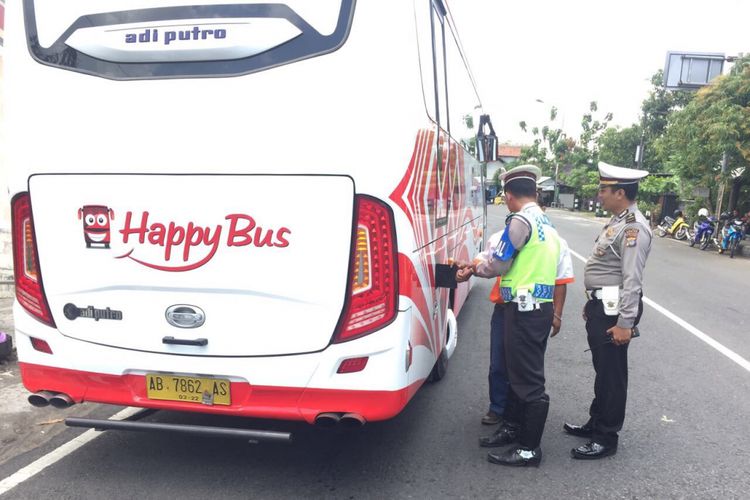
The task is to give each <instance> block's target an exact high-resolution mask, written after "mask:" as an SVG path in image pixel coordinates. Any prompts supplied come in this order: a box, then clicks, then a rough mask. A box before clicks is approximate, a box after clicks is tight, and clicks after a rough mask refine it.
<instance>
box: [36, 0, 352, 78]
mask: <svg viewBox="0 0 750 500" xmlns="http://www.w3.org/2000/svg"><path fill="white" fill-rule="evenodd" d="M34 3H35V0H23V10H24V23H25V25H26V41H27V44H28V47H29V52H30V53H31V56H32V57H33V58H34V59H35V60H36V61H37V62H39V63H40V64H44V65H47V66H52V67H54V68H59V69H64V70H69V71H75V72H77V73H84V74H88V75H93V76H100V77H103V78H109V79H112V80H158V79H169V78H206V77H230V76H240V75H247V74H250V73H255V72H258V71H262V70H266V69H270V68H274V67H277V66H281V65H284V64H289V63H293V62H296V61H301V60H303V59H308V58H311V57H315V56H320V55H323V54H328V53H330V52H334V51H335V50H337V49H339V48H340V47H341V46H342V45H343V44H344V43H345V42H346V40H347V38H348V37H349V32H350V29H351V25H352V18H353V16H354V8H355V5H356V0H341V10H340V11H339V17H338V21H337V23H336V30H335V31H334V32H333V33H332V34H330V35H328V36H323V35H321V34H320V33H319V32H318V31H317V30H315V28H313V27H312V26H311V25H310V24H309V23H307V22H306V21H305V20H304V19H303V18H302V17H300V16H299V15H298V14H297V13H296V12H294V11H293V10H292V9H291V8H290V7H289V6H287V5H283V4H274V3H268V4H249V5H241V4H236V5H210V6H208V5H197V6H181V7H160V8H154V9H141V10H131V11H120V12H108V13H104V14H91V15H85V16H81V17H79V18H78V19H77V20H76V21H75V22H74V23H73V24H72V25H71V26H70V27H69V28H68V29H67V30H65V32H64V33H63V34H62V35H61V36H60V37H59V38H58V39H57V41H55V43H53V44H52V45H51V46H50V47H42V46H41V44H40V43H39V32H38V28H37V23H36V10H35V7H34ZM240 17H257V18H282V19H286V20H287V21H289V22H290V23H291V24H293V25H294V26H296V27H297V28H298V29H299V30H300V31H301V32H302V34H300V35H299V36H297V37H296V38H294V39H292V40H289V41H288V42H285V43H283V44H281V45H279V46H277V47H274V48H272V49H270V50H267V51H265V52H261V53H259V54H255V55H253V56H250V57H245V58H241V59H232V60H223V61H185V62H183V61H180V62H144V63H119V62H110V61H105V60H102V59H97V58H95V57H91V56H89V55H87V54H84V53H83V52H80V51H78V50H76V49H74V48H72V47H70V46H68V45H66V44H65V40H67V39H68V38H69V37H70V36H71V35H72V34H73V33H74V32H75V31H76V30H78V29H81V28H91V27H97V26H110V25H119V24H127V23H139V22H157V21H175V20H190V19H206V18H217V19H231V18H240Z"/></svg>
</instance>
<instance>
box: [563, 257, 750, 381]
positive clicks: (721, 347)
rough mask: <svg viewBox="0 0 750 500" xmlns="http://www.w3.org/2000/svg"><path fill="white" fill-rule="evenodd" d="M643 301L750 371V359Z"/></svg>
mask: <svg viewBox="0 0 750 500" xmlns="http://www.w3.org/2000/svg"><path fill="white" fill-rule="evenodd" d="M570 253H571V254H572V255H574V256H575V257H576V258H577V259H579V260H580V261H581V262H583V263H584V264H585V263H586V259H584V258H583V256H581V255H580V254H578V253H576V252H574V251H573V250H570ZM643 302H645V303H646V304H648V305H649V306H651V307H653V308H654V309H656V310H657V311H659V312H660V313H662V314H663V315H664V316H666V317H667V318H669V319H671V320H672V321H674V322H675V323H677V324H678V325H680V326H681V327H683V328H684V329H685V330H687V331H688V332H690V333H692V334H693V335H695V336H696V337H698V338H699V339H700V340H702V341H703V342H705V343H706V344H708V345H710V346H711V347H713V348H714V349H716V350H717V351H719V352H720V353H722V354H723V355H724V356H726V357H727V358H729V359H731V360H732V361H734V362H735V363H737V364H738V365H740V366H741V367H742V368H744V369H745V370H747V371H749V372H750V361H748V360H746V359H745V358H743V357H742V356H740V355H739V354H737V353H736V352H734V351H733V350H731V349H730V348H728V347H726V346H725V345H723V344H720V343H719V342H717V341H715V340H714V339H712V338H711V337H709V336H708V335H706V334H705V333H703V332H702V331H700V330H698V329H697V328H696V327H694V326H693V325H691V324H690V323H688V322H687V321H685V320H684V319H682V318H680V317H679V316H677V315H676V314H674V313H673V312H671V311H669V310H668V309H666V308H664V307H662V306H660V305H659V304H657V303H656V302H654V301H653V300H651V299H649V298H648V297H643Z"/></svg>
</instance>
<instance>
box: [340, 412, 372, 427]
mask: <svg viewBox="0 0 750 500" xmlns="http://www.w3.org/2000/svg"><path fill="white" fill-rule="evenodd" d="M365 422H366V420H365V418H364V417H363V416H362V415H360V414H358V413H345V414H344V415H342V416H341V420H339V424H340V425H341V427H346V428H348V429H357V428H359V427H362V426H363V425H365Z"/></svg>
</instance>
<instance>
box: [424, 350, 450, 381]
mask: <svg viewBox="0 0 750 500" xmlns="http://www.w3.org/2000/svg"><path fill="white" fill-rule="evenodd" d="M446 351H447V349H443V350H442V351H441V352H440V356H438V359H437V360H436V361H435V366H433V367H432V371H431V372H430V376H429V377H427V381H428V382H439V381H441V380H442V379H443V377H445V374H446V373H447V372H448V353H447V352H446Z"/></svg>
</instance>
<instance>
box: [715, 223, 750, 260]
mask: <svg viewBox="0 0 750 500" xmlns="http://www.w3.org/2000/svg"><path fill="white" fill-rule="evenodd" d="M744 229H745V227H744V223H743V222H742V220H740V219H730V220H728V221H727V223H726V225H725V226H724V228H723V229H722V230H721V235H722V240H721V246H720V247H719V253H724V252H725V251H727V250H729V257H730V258H734V254H735V253H737V249H738V248H739V246H740V241H741V240H742V236H743V231H744Z"/></svg>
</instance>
